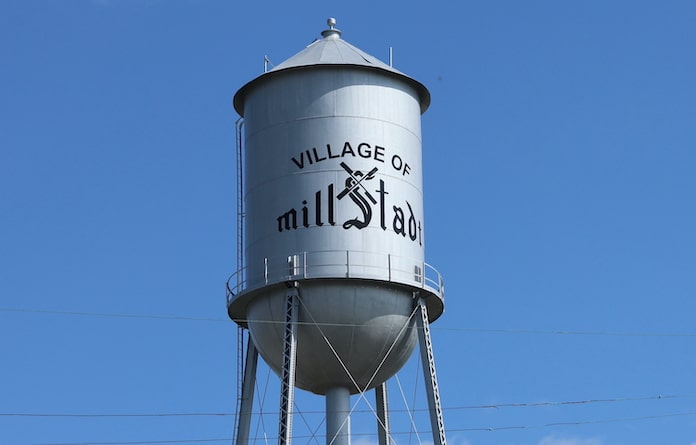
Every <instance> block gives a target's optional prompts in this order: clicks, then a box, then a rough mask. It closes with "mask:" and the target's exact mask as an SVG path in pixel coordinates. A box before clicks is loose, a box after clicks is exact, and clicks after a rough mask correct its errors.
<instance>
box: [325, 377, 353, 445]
mask: <svg viewBox="0 0 696 445" xmlns="http://www.w3.org/2000/svg"><path fill="white" fill-rule="evenodd" d="M326 445H350V391H349V390H348V388H343V387H340V386H337V387H334V388H329V389H328V390H327V391H326Z"/></svg>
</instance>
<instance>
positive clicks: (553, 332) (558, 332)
mask: <svg viewBox="0 0 696 445" xmlns="http://www.w3.org/2000/svg"><path fill="white" fill-rule="evenodd" d="M0 312H23V313H35V314H51V315H73V316H87V317H113V318H140V319H155V320H184V321H205V322H215V323H230V320H229V319H227V318H212V317H186V316H176V315H144V314H124V313H107V312H83V311H63V310H51V309H26V308H12V307H0ZM235 321H237V322H245V323H246V322H247V321H248V320H244V319H238V320H235ZM254 323H268V324H279V323H280V324H283V323H285V322H284V321H276V320H254ZM298 324H307V325H314V324H315V323H311V322H299V323H298ZM316 324H317V325H320V326H346V327H356V326H363V325H360V324H355V323H316ZM431 330H433V331H450V332H468V333H482V334H531V335H567V336H609V337H689V338H691V337H696V333H693V332H613V331H578V330H544V329H491V328H462V327H443V326H438V327H431Z"/></svg>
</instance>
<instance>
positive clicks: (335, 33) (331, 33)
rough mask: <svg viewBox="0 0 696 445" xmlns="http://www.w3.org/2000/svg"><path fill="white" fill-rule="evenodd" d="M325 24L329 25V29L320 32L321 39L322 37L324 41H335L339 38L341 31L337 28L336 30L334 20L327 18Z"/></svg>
mask: <svg viewBox="0 0 696 445" xmlns="http://www.w3.org/2000/svg"><path fill="white" fill-rule="evenodd" d="M326 24H327V25H329V29H327V30H324V31H322V32H321V35H322V37H324V38H325V39H329V38H332V39H337V38H339V37H340V36H341V31H340V30H339V29H338V28H336V19H335V18H333V17H329V18H328V19H327V20H326Z"/></svg>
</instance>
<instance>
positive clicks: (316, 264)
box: [227, 250, 445, 318]
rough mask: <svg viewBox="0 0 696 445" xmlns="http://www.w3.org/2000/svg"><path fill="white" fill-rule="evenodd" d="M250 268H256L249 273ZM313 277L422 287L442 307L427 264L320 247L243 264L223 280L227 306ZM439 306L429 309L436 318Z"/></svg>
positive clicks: (437, 278)
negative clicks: (434, 311) (315, 249)
mask: <svg viewBox="0 0 696 445" xmlns="http://www.w3.org/2000/svg"><path fill="white" fill-rule="evenodd" d="M250 270H254V271H258V272H255V273H254V274H253V275H250V274H249V271H250ZM315 279H364V280H373V281H383V282H387V283H394V284H399V285H405V286H407V287H409V288H413V289H414V291H415V290H422V291H424V292H425V293H426V294H428V295H431V296H432V298H434V299H436V300H438V301H439V302H438V304H437V306H442V308H444V294H445V286H444V281H443V278H442V275H440V273H439V272H438V271H437V269H435V268H434V267H433V266H431V265H430V264H428V263H426V262H424V261H421V260H417V259H412V258H406V257H402V256H397V255H393V254H385V253H378V252H363V251H354V250H323V251H313V252H298V253H293V254H290V255H283V256H278V257H269V258H264V260H263V264H262V265H246V266H245V267H244V268H242V269H240V270H238V271H236V272H235V273H233V274H232V275H231V276H230V277H229V279H228V280H227V306H228V308H229V307H230V305H233V304H234V303H235V302H236V301H237V300H239V299H240V298H242V297H243V296H244V295H247V294H249V293H254V292H256V291H258V290H259V289H263V288H264V287H266V286H272V285H276V284H279V283H286V282H293V281H302V280H315ZM442 308H440V309H439V310H438V311H437V313H436V314H435V313H433V314H432V315H434V316H435V317H434V318H437V317H438V316H439V315H440V314H441V313H442Z"/></svg>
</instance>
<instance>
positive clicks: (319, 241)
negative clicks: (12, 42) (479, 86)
mask: <svg viewBox="0 0 696 445" xmlns="http://www.w3.org/2000/svg"><path fill="white" fill-rule="evenodd" d="M335 25H336V21H335V20H334V19H329V20H328V26H329V29H327V30H325V31H323V32H322V33H321V35H322V38H321V39H319V40H316V41H315V42H314V43H312V44H310V45H309V46H307V47H306V48H305V49H304V50H302V51H300V52H299V53H298V54H296V55H295V56H293V57H291V58H290V59H288V60H286V61H285V62H283V63H281V64H279V65H277V66H275V67H273V68H272V69H270V70H266V67H264V71H265V72H264V73H263V74H262V75H260V76H259V77H257V78H256V79H254V80H252V81H250V82H249V83H247V84H246V85H244V86H243V87H242V88H240V90H239V91H238V92H237V93H236V94H235V96H234V108H235V109H236V111H237V112H238V113H239V114H240V116H242V118H241V119H240V120H239V121H238V125H237V145H238V147H237V148H238V153H237V161H238V162H237V164H238V170H239V171H238V178H239V182H238V192H239V195H238V214H239V221H238V223H239V224H238V230H239V233H238V243H239V247H238V249H239V250H238V264H239V270H238V271H237V272H236V273H235V274H234V275H232V277H231V278H230V280H229V281H228V283H227V308H228V313H229V316H230V318H232V320H234V321H235V322H236V323H237V324H238V325H239V326H240V327H241V328H242V329H245V330H246V329H248V332H249V336H250V340H249V343H248V346H247V353H246V361H245V366H244V370H243V376H244V377H243V385H242V391H241V397H240V402H239V405H238V423H237V426H236V431H237V432H236V436H237V444H238V445H246V444H247V442H248V432H249V425H250V419H251V415H252V414H251V411H252V405H253V396H254V394H253V392H254V383H255V374H256V364H257V359H258V354H260V355H261V357H262V358H263V359H264V361H265V362H266V363H267V364H268V365H269V366H270V368H271V369H273V370H274V371H275V372H276V373H277V374H278V375H279V376H280V378H281V395H280V413H281V414H280V419H279V443H280V444H281V445H282V444H289V443H290V441H291V438H292V411H293V398H294V388H295V387H297V388H301V389H303V390H307V391H311V392H313V393H315V394H319V395H323V396H325V397H326V426H327V439H326V440H327V444H334V445H348V444H349V443H350V430H349V425H350V422H349V412H350V396H351V394H357V393H363V392H366V391H369V390H372V389H374V390H375V394H376V398H377V405H378V409H377V412H378V422H377V424H378V430H379V431H378V432H379V437H380V444H381V445H389V444H390V443H392V440H391V438H390V437H391V436H390V431H389V416H388V409H387V402H386V400H387V398H386V381H387V380H388V379H389V378H390V377H391V376H393V375H394V374H395V373H396V372H397V371H398V370H399V369H400V368H401V367H402V366H403V365H404V363H405V362H406V361H407V360H408V358H409V357H410V356H411V354H412V352H413V350H414V348H415V346H416V343H417V342H420V348H419V349H420V351H421V359H422V362H423V367H424V371H425V372H424V374H425V377H426V379H425V380H426V385H425V386H426V392H427V394H428V399H429V408H430V413H431V424H432V430H433V436H434V442H435V444H436V445H444V443H445V437H444V427H443V422H442V412H441V407H440V398H439V391H438V386H437V379H436V376H435V368H434V360H433V355H432V348H431V344H430V330H429V326H430V323H431V322H432V321H434V320H435V319H437V318H438V317H439V316H440V315H441V314H442V312H443V310H444V300H443V298H444V289H443V284H442V278H441V277H440V274H439V273H438V272H437V271H436V270H435V269H433V268H432V267H431V266H429V265H428V264H427V263H425V261H424V243H425V224H424V218H423V194H422V182H423V180H422V167H421V165H422V163H421V157H422V153H421V123H420V116H421V114H422V113H423V112H424V111H425V110H426V109H427V108H428V106H429V104H430V93H429V92H428V90H427V89H426V88H425V86H423V85H422V84H421V83H419V82H418V81H416V80H414V79H412V78H410V77H408V76H406V75H405V74H403V73H401V72H399V71H397V70H396V69H394V68H393V67H392V66H391V62H390V64H385V63H383V62H381V61H379V60H378V59H376V58H375V57H373V56H371V55H369V54H366V53H364V52H363V51H361V50H359V49H357V48H356V47H354V46H352V45H350V44H348V43H347V42H346V41H344V40H343V39H341V32H340V31H339V30H338V29H336V27H335Z"/></svg>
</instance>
